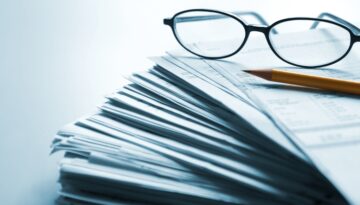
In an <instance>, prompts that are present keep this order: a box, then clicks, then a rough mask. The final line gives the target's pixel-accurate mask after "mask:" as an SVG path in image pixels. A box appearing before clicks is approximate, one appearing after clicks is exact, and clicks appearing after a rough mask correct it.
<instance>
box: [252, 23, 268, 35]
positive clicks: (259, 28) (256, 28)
mask: <svg viewBox="0 0 360 205" xmlns="http://www.w3.org/2000/svg"><path fill="white" fill-rule="evenodd" d="M248 29H249V32H251V31H256V32H261V33H263V34H266V33H267V32H268V31H269V27H267V26H264V25H254V24H251V25H248Z"/></svg>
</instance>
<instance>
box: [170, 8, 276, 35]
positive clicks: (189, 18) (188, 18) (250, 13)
mask: <svg viewBox="0 0 360 205" xmlns="http://www.w3.org/2000/svg"><path fill="white" fill-rule="evenodd" d="M230 13H231V14H233V15H235V16H245V15H248V16H253V17H255V18H256V19H257V20H258V21H259V22H260V23H261V24H262V25H265V26H269V24H268V23H267V22H266V20H265V19H264V18H263V17H262V16H261V15H260V14H258V13H256V12H253V11H235V12H230ZM222 18H225V16H222V15H207V16H186V17H179V18H177V19H176V22H177V23H182V22H191V21H205V20H215V19H222ZM164 24H165V25H171V20H170V19H164ZM272 32H273V33H275V34H276V33H277V31H276V30H275V29H272Z"/></svg>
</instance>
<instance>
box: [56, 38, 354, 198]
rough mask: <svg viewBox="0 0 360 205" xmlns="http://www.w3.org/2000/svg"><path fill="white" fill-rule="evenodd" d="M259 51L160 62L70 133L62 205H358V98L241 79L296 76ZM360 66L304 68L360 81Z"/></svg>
mask: <svg viewBox="0 0 360 205" xmlns="http://www.w3.org/2000/svg"><path fill="white" fill-rule="evenodd" d="M252 44H253V45H252V46H251V48H247V49H245V50H244V51H242V52H241V54H238V55H236V56H234V57H232V58H231V59H226V60H204V59H200V58H197V57H194V56H192V55H190V54H188V53H186V52H185V51H183V50H178V51H172V52H168V53H167V54H166V55H164V56H161V57H154V58H151V59H152V60H153V61H154V62H155V66H154V67H153V68H151V69H149V70H148V71H146V72H143V73H136V74H134V75H132V76H131V77H129V80H130V81H131V83H129V84H128V85H126V86H125V87H123V88H121V89H120V90H118V91H116V92H114V93H112V94H110V95H108V96H107V101H106V102H105V103H104V104H102V105H101V106H100V107H99V112H97V113H95V114H92V115H90V116H88V117H85V118H82V119H79V120H77V121H76V122H74V123H72V124H70V125H67V126H65V127H64V128H63V129H61V130H60V131H59V132H58V133H57V135H56V137H55V139H54V141H53V144H52V149H53V152H57V151H65V156H64V158H63V159H62V160H61V162H60V179H59V183H60V184H61V190H60V196H61V197H59V199H58V201H57V202H58V203H59V204H88V203H89V204H267V205H271V204H299V205H306V204H334V205H335V204H337V205H338V204H360V194H359V190H360V177H359V174H358V173H360V159H359V156H360V155H359V154H360V143H359V142H360V134H359V133H360V126H359V125H360V109H359V108H360V99H359V98H358V97H355V96H349V95H345V94H338V93H332V92H323V91H319V90H310V89H307V88H300V87H291V86H288V85H284V84H279V83H274V82H267V81H265V80H263V79H260V78H257V77H254V76H251V75H250V74H247V73H245V72H243V71H242V70H244V69H249V68H252V67H259V68H264V67H269V66H273V67H276V68H280V67H281V68H283V69H291V68H288V67H286V66H287V65H285V64H284V63H282V62H280V61H278V60H277V58H276V57H274V56H273V54H272V53H271V51H270V50H269V49H268V48H267V45H266V43H264V42H262V41H258V40H257V41H255V42H254V43H252ZM297 46H300V45H297ZM307 46H309V44H307ZM353 50H354V49H353ZM324 52H326V51H324ZM359 57H360V55H359V52H357V51H356V50H354V51H352V53H351V54H350V55H349V57H347V58H346V59H345V60H343V61H342V62H340V63H339V64H337V65H335V66H334V68H323V69H316V70H306V69H297V70H298V71H299V72H305V73H312V74H317V75H324V76H334V77H341V78H348V79H357V80H360V61H359ZM259 59H260V60H259Z"/></svg>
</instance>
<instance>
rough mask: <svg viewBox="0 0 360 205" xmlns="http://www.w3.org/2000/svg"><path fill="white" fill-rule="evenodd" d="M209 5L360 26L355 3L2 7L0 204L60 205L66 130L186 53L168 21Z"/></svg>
mask: <svg viewBox="0 0 360 205" xmlns="http://www.w3.org/2000/svg"><path fill="white" fill-rule="evenodd" d="M313 2H316V3H313ZM200 7H206V8H215V9H221V10H226V11H233V10H256V11H258V12H260V13H261V14H263V15H264V16H265V17H266V18H267V19H268V21H269V22H273V21H275V20H277V19H280V18H285V17H290V16H316V15H317V14H318V13H320V12H321V11H330V12H333V13H335V14H338V15H340V16H342V17H344V18H346V19H348V20H351V21H354V22H356V21H358V22H360V18H359V15H358V13H359V12H358V10H356V9H357V8H360V6H359V3H356V1H332V0H327V1H298V2H297V3H295V1H286V0H283V1H276V0H274V1H259V0H257V1H254V0H249V1H196V2H195V1H147V0H144V1H121V0H117V1H115V0H114V1H106V0H104V1H102V0H98V1H93V0H58V1H52V0H23V1H19V0H8V1H6V0H5V1H4V0H0V159H1V164H0V204H4V205H12V204H27V205H30V204H34V205H41V204H44V205H45V204H52V203H53V201H54V199H55V198H56V196H57V194H56V191H57V189H58V187H57V184H56V180H57V176H58V168H57V162H58V161H59V159H60V157H61V155H60V154H57V155H55V156H51V157H49V152H50V148H49V146H50V144H51V140H52V138H53V135H54V133H55V132H56V131H57V129H59V128H60V127H61V126H62V125H64V124H66V123H69V122H71V121H73V120H75V119H77V118H78V117H81V116H83V115H86V114H88V113H91V112H93V111H95V110H96V105H98V104H100V103H101V102H102V98H103V96H104V95H105V94H107V93H110V92H111V91H113V90H115V89H116V88H119V87H120V86H121V85H123V84H124V83H126V80H124V78H123V77H122V76H126V75H129V74H130V73H131V72H133V71H137V70H143V69H146V68H148V67H150V66H151V62H149V61H147V60H146V56H151V55H156V54H161V53H162V52H163V51H164V50H166V49H171V48H177V47H178V45H177V43H176V42H175V40H174V38H173V36H172V34H171V32H170V30H169V29H168V28H167V27H165V26H163V25H162V18H164V17H170V16H171V15H172V14H174V13H175V12H177V11H180V10H183V9H187V8H200Z"/></svg>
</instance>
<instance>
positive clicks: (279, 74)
mask: <svg viewBox="0 0 360 205" xmlns="http://www.w3.org/2000/svg"><path fill="white" fill-rule="evenodd" d="M245 72H247V73H250V74H253V75H255V76H258V77H260V78H263V79H266V80H270V81H274V82H281V83H288V84H294V85H300V86H307V87H311V88H318V89H324V90H331V91H337V92H344V93H349V94H357V95H360V82H357V81H352V80H341V79H337V78H328V77H321V76H316V75H308V74H301V73H297V72H290V71H284V70H279V69H262V70H245Z"/></svg>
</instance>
